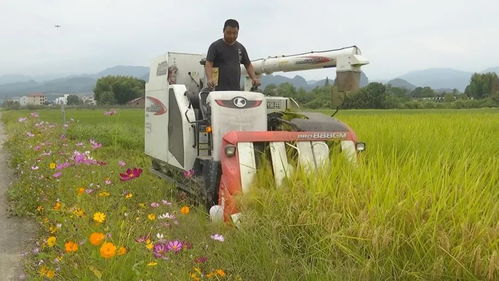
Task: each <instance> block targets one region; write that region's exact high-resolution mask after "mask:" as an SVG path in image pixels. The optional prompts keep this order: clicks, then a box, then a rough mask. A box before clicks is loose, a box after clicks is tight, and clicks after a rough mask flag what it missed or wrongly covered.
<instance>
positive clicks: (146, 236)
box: [135, 235, 149, 243]
mask: <svg viewBox="0 0 499 281" xmlns="http://www.w3.org/2000/svg"><path fill="white" fill-rule="evenodd" d="M147 240H149V236H148V235H144V236H140V237H138V238H135V242H137V243H143V242H145V241H147Z"/></svg>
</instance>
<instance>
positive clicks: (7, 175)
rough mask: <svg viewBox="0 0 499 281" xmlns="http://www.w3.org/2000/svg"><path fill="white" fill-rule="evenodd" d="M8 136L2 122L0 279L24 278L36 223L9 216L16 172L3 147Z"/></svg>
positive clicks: (0, 133)
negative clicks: (9, 194) (23, 256)
mask: <svg viewBox="0 0 499 281" xmlns="http://www.w3.org/2000/svg"><path fill="white" fill-rule="evenodd" d="M1 114H2V113H1V112H0V117H1ZM6 138H7V137H6V135H5V131H4V124H3V123H2V122H0V280H22V279H23V277H22V276H23V263H22V259H21V254H22V253H23V252H26V251H28V250H30V249H32V248H33V243H32V242H30V239H32V238H33V237H34V233H35V225H34V223H33V222H32V221H29V220H28V219H21V218H17V217H9V216H8V215H9V214H8V211H7V206H8V204H7V194H6V192H7V190H8V188H9V185H10V182H11V181H12V180H13V179H14V174H13V171H12V169H10V168H9V166H8V159H9V158H8V154H7V152H6V151H5V149H3V143H4V141H5V140H6Z"/></svg>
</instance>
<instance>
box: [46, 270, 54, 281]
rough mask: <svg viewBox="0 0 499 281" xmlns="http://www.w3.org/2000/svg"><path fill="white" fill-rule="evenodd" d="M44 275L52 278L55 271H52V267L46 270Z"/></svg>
mask: <svg viewBox="0 0 499 281" xmlns="http://www.w3.org/2000/svg"><path fill="white" fill-rule="evenodd" d="M45 277H47V278H48V279H53V278H54V277H55V271H53V270H52V269H49V270H47V272H46V273H45Z"/></svg>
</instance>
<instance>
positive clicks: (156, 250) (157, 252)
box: [152, 242, 168, 258]
mask: <svg viewBox="0 0 499 281" xmlns="http://www.w3.org/2000/svg"><path fill="white" fill-rule="evenodd" d="M167 252H168V247H167V245H166V244H165V243H161V242H160V243H156V244H154V247H153V250H152V254H153V255H154V257H155V258H163V257H165V255H166V253H167Z"/></svg>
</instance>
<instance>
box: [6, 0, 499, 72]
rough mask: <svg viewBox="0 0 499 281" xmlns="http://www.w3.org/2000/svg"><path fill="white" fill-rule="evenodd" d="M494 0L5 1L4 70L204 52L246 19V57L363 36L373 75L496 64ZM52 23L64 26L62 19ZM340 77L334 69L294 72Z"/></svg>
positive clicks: (498, 7) (72, 68) (139, 61)
mask: <svg viewBox="0 0 499 281" xmlns="http://www.w3.org/2000/svg"><path fill="white" fill-rule="evenodd" d="M498 13H499V1H498V0H473V1H471V0H461V1H459V0H458V1H456V0H377V1H374V0H372V1H367V0H355V1H346V0H343V1H336V0H307V1H292V0H287V1H286V0H282V1H281V0H232V1H225V0H223V1H217V0H211V1H208V0H203V1H189V0H176V1H172V0H141V1H138V0H135V1H133V0H119V1H117V0H0V37H1V40H0V75H4V74H25V75H47V74H67V73H71V74H78V73H96V72H99V71H101V70H103V69H105V68H107V67H111V66H115V65H142V66H149V63H150V61H151V59H152V58H154V57H156V56H158V55H161V54H164V53H166V52H168V51H176V52H186V53H206V51H207V48H208V46H209V44H210V43H211V42H212V41H215V40H216V39H218V38H221V37H222V28H223V23H224V21H225V20H226V19H227V18H235V19H237V20H238V21H239V23H240V32H239V38H238V41H239V42H241V43H243V44H244V45H245V46H246V49H247V50H248V53H249V56H250V59H257V58H262V57H267V56H275V55H289V54H295V53H301V52H307V51H312V50H314V51H320V50H328V49H335V48H340V47H345V46H351V45H357V46H358V47H359V48H360V49H361V50H362V53H363V55H364V56H365V57H366V58H368V59H369V61H370V64H369V65H368V66H365V67H364V68H363V70H364V71H365V72H366V74H367V75H368V77H369V78H370V79H389V78H394V77H396V76H398V75H402V74H405V73H406V72H409V71H412V70H421V69H426V68H434V67H448V68H455V69H459V70H465V71H482V70H484V69H486V68H488V67H495V66H499V14H498ZM55 25H60V26H61V27H60V28H56V27H55ZM295 74H300V75H302V76H304V77H305V78H306V79H322V78H324V77H325V76H329V77H334V76H335V71H334V69H329V70H314V71H306V72H299V73H288V74H286V76H290V77H292V76H294V75H295Z"/></svg>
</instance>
